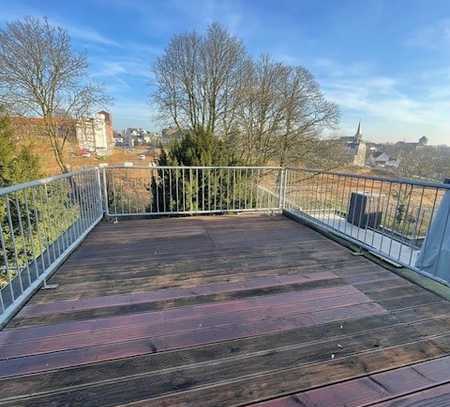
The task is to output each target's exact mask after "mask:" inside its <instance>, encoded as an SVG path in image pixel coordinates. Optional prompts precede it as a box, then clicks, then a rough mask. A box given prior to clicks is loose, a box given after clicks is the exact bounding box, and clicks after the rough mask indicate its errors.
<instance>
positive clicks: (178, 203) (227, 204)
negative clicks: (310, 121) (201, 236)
mask: <svg viewBox="0 0 450 407" xmlns="http://www.w3.org/2000/svg"><path fill="white" fill-rule="evenodd" d="M102 171H103V179H104V181H103V183H104V191H105V194H106V199H105V212H106V215H107V216H109V217H111V218H117V217H133V216H168V215H193V214H220V213H229V212H255V211H275V210H278V211H279V210H281V208H282V207H283V205H284V200H283V199H284V192H283V191H284V190H285V183H286V175H285V173H286V170H285V169H282V168H280V167H243V166H236V167H226V166H217V167H213V166H205V167H199V166H193V167H183V166H179V167H174V166H167V167H142V166H126V167H125V166H111V167H107V168H103V169H102Z"/></svg>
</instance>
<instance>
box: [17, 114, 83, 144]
mask: <svg viewBox="0 0 450 407" xmlns="http://www.w3.org/2000/svg"><path fill="white" fill-rule="evenodd" d="M10 120H11V125H12V127H13V128H14V134H15V135H16V137H17V138H18V139H20V140H30V139H34V140H42V139H43V138H46V131H47V126H46V122H45V119H43V118H41V117H26V116H12V117H11V118H10ZM53 120H54V123H56V125H57V132H58V135H60V136H61V137H65V138H66V139H67V140H69V141H71V142H73V141H74V140H75V136H76V134H75V121H74V120H73V119H66V118H64V117H55V118H54V119H53Z"/></svg>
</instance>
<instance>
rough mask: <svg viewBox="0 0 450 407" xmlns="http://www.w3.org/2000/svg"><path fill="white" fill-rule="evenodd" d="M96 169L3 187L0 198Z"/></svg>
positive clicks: (0, 190) (84, 169)
mask: <svg viewBox="0 0 450 407" xmlns="http://www.w3.org/2000/svg"><path fill="white" fill-rule="evenodd" d="M96 169H98V167H88V168H82V169H80V170H78V171H72V172H65V173H64V174H58V175H52V176H51V177H46V178H39V179H36V180H33V181H28V182H22V183H20V184H13V185H10V186H7V187H2V188H0V196H3V195H6V194H10V193H12V192H17V191H20V190H22V189H26V188H32V187H36V186H39V185H45V184H48V183H50V182H52V181H57V180H60V179H64V178H70V177H73V176H74V175H78V174H81V173H83V172H89V171H94V170H96Z"/></svg>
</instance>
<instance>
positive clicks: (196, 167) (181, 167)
mask: <svg viewBox="0 0 450 407" xmlns="http://www.w3.org/2000/svg"><path fill="white" fill-rule="evenodd" d="M108 168H136V169H141V170H148V169H155V170H158V169H172V170H176V169H189V168H190V169H193V170H195V169H199V170H200V169H202V170H208V169H222V170H226V169H236V170H245V169H252V170H258V169H261V170H280V169H285V168H283V167H270V166H252V165H156V166H152V165H148V166H146V165H134V164H133V165H123V164H114V165H108V166H104V167H102V169H108Z"/></svg>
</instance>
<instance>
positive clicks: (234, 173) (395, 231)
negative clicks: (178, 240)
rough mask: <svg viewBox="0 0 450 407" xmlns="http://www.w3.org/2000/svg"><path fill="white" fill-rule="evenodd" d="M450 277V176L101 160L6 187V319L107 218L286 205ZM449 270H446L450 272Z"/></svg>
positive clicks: (1, 294) (0, 235)
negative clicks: (431, 178)
mask: <svg viewBox="0 0 450 407" xmlns="http://www.w3.org/2000/svg"><path fill="white" fill-rule="evenodd" d="M281 210H284V211H285V213H287V214H289V215H291V216H295V217H298V218H300V219H301V220H303V221H305V222H306V223H309V224H312V225H314V226H316V227H318V228H321V229H323V230H326V231H329V232H332V233H334V234H336V235H338V236H340V237H342V238H344V239H346V240H348V241H351V242H352V243H355V244H357V245H359V246H360V247H363V248H366V249H368V250H370V251H371V252H373V253H376V254H378V255H380V256H382V257H384V258H385V259H388V260H390V261H392V262H395V263H396V264H400V265H403V266H406V267H408V268H410V269H413V270H416V271H418V272H420V273H423V274H426V275H427V276H430V277H432V278H434V279H437V280H439V281H442V282H445V283H447V284H448V282H449V280H450V278H449V273H447V272H446V268H448V264H446V262H447V261H448V257H443V256H442V253H443V252H444V251H445V250H444V249H445V247H447V245H448V243H444V242H445V241H444V239H448V241H449V242H450V237H449V235H450V226H449V218H450V185H447V184H437V183H430V182H420V181H414V180H399V179H389V178H380V177H370V176H362V175H352V174H343V173H337V172H327V171H320V170H318V171H316V170H307V169H296V168H289V169H285V168H280V167H212V166H211V167H182V166H180V167H139V166H126V165H122V166H110V167H103V168H101V169H98V168H92V169H86V170H82V171H79V172H77V173H70V174H64V175H60V176H56V177H51V178H47V179H43V180H38V181H33V182H29V183H25V184H20V185H14V186H11V187H7V188H1V189H0V326H2V325H4V324H5V323H6V322H7V321H8V320H9V318H11V316H12V315H14V313H15V312H17V310H18V309H20V307H21V306H22V305H23V304H24V302H25V301H27V299H28V298H29V297H30V296H31V295H32V293H33V292H34V291H35V290H36V289H37V288H39V287H40V286H41V285H42V284H44V285H45V282H46V280H47V279H48V278H49V277H50V276H51V274H52V273H53V272H54V271H55V270H56V269H57V267H58V266H59V265H60V264H61V263H62V261H64V259H65V258H66V257H67V256H68V255H69V254H70V253H71V251H73V250H74V248H76V247H77V245H78V244H80V242H81V241H82V240H83V239H84V238H85V236H86V235H87V233H89V231H90V230H91V229H92V228H93V227H94V226H95V225H96V224H97V223H98V222H99V221H100V220H101V219H102V217H103V216H104V215H106V216H108V217H110V218H119V217H132V216H167V215H177V216H179V215H193V214H221V213H230V212H231V213H233V212H246V211H281ZM442 270H444V272H442Z"/></svg>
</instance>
